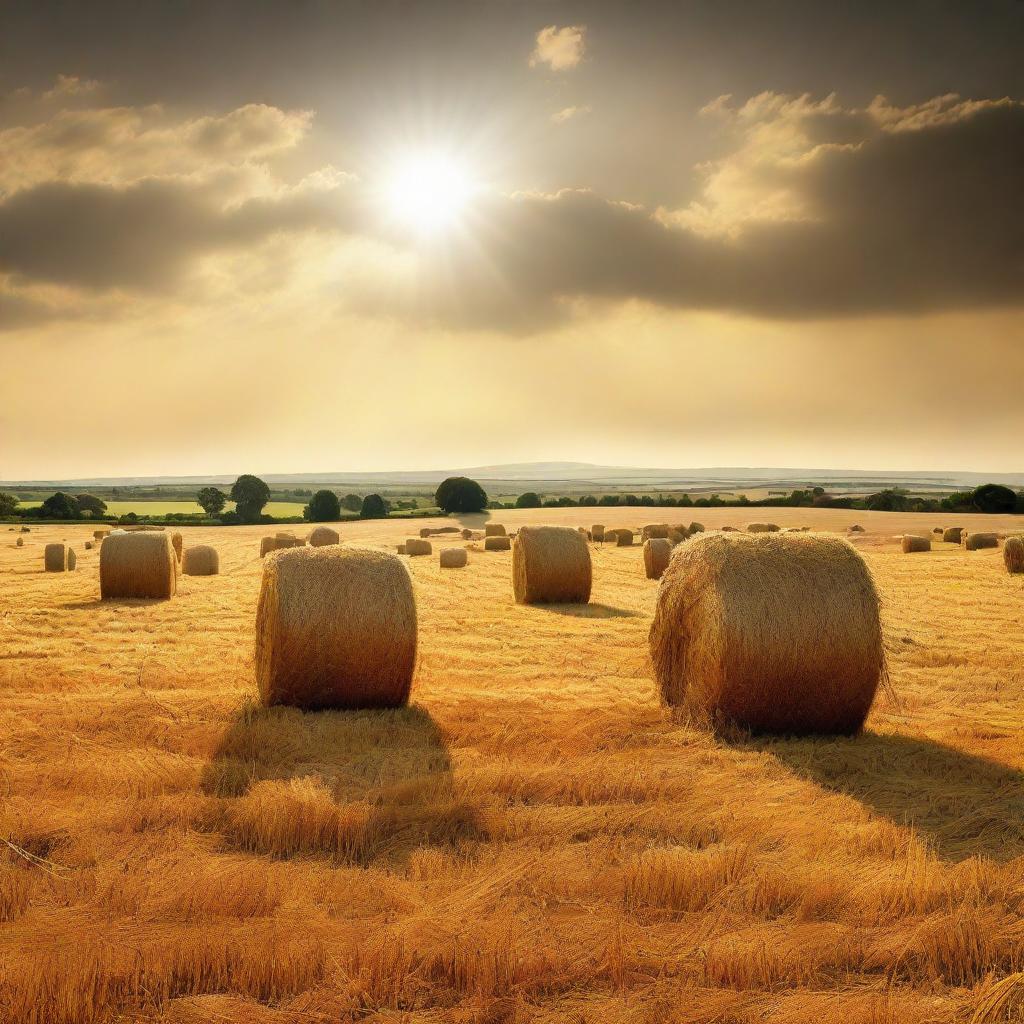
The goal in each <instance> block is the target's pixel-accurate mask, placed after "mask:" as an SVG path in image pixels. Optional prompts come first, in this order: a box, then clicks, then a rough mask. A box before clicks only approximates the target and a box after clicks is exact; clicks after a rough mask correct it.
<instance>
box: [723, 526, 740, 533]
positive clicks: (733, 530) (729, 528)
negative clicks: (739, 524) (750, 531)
mask: <svg viewBox="0 0 1024 1024" xmlns="http://www.w3.org/2000/svg"><path fill="white" fill-rule="evenodd" d="M739 532H740V531H739V530H738V529H737V528H736V527H735V526H723V527H722V533H739Z"/></svg>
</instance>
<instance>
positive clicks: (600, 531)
mask: <svg viewBox="0 0 1024 1024" xmlns="http://www.w3.org/2000/svg"><path fill="white" fill-rule="evenodd" d="M590 536H591V537H592V538H593V539H594V540H595V541H599V540H602V541H603V540H604V526H603V524H601V523H597V524H596V525H594V526H592V527H591V528H590Z"/></svg>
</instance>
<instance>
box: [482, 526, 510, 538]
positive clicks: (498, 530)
mask: <svg viewBox="0 0 1024 1024" xmlns="http://www.w3.org/2000/svg"><path fill="white" fill-rule="evenodd" d="M484 536H485V537H505V536H507V535H506V533H505V527H504V526H502V525H501V523H486V524H485V525H484Z"/></svg>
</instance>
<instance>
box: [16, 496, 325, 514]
mask: <svg viewBox="0 0 1024 1024" xmlns="http://www.w3.org/2000/svg"><path fill="white" fill-rule="evenodd" d="M106 505H107V512H108V513H109V514H110V515H112V516H124V515H127V514H128V513H129V512H134V513H135V514H136V515H139V516H166V515H171V514H174V513H180V514H183V515H197V514H198V515H201V514H202V511H203V510H202V507H201V506H199V505H197V504H196V503H195V502H194V501H141V500H139V501H108V502H107V503H106ZM29 507H30V508H31V507H32V506H29ZM37 507H38V506H37ZM224 507H225V509H233V508H234V507H235V503H234V502H233V501H229V502H228V503H227V505H225V506H224ZM304 507H305V506H304V505H303V503H302V502H298V501H270V502H267V504H266V506H265V507H264V509H263V511H264V513H266V514H267V515H268V516H276V517H278V518H285V517H287V516H301V515H302V510H303V508H304Z"/></svg>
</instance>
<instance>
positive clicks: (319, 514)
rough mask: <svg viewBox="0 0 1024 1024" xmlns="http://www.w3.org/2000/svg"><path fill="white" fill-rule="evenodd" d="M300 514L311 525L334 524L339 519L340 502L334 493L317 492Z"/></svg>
mask: <svg viewBox="0 0 1024 1024" xmlns="http://www.w3.org/2000/svg"><path fill="white" fill-rule="evenodd" d="M302 514H303V516H304V517H305V518H306V519H308V520H309V521H310V522H311V523H334V522H337V521H338V520H339V519H340V518H341V502H340V501H338V496H337V495H336V494H335V493H334V491H317V492H316V494H314V495H313V497H312V498H310V500H309V504H308V505H307V506H306V507H305V508H304V509H303V510H302Z"/></svg>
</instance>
